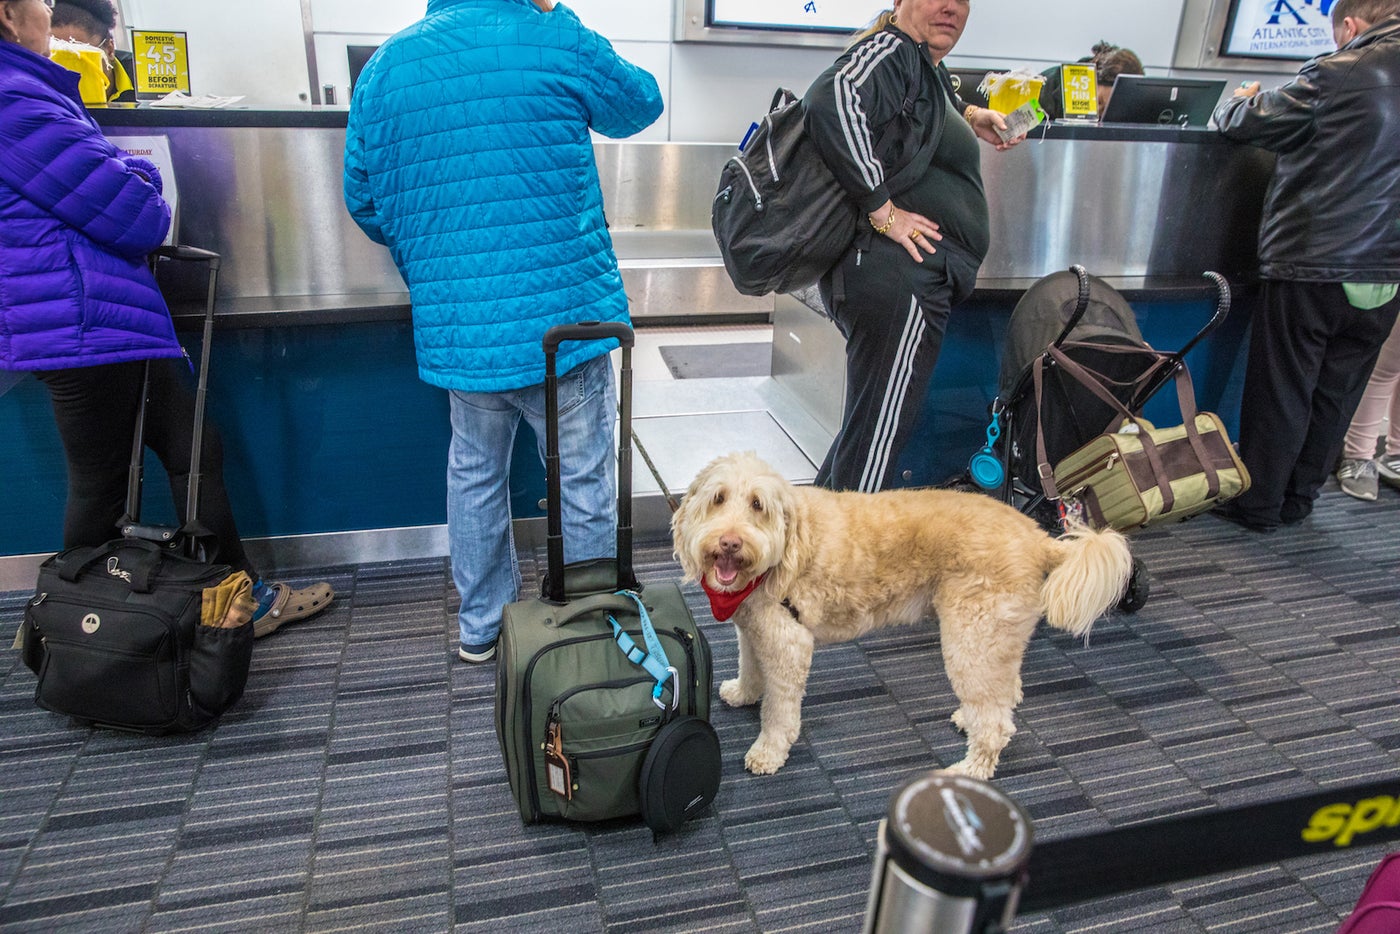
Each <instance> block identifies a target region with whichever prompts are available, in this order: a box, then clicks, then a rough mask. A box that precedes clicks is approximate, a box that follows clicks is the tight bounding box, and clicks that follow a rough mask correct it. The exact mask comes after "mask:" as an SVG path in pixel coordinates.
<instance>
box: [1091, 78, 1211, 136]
mask: <svg viewBox="0 0 1400 934" xmlns="http://www.w3.org/2000/svg"><path fill="white" fill-rule="evenodd" d="M1224 93H1225V82H1224V81H1219V80H1215V79H1211V78H1150V77H1147V76H1146V75H1119V76H1118V78H1117V80H1115V81H1114V82H1113V96H1112V97H1110V98H1109V99H1108V106H1107V107H1105V108H1104V111H1103V121H1102V122H1104V123H1145V124H1149V125H1150V124H1156V125H1158V126H1205V125H1206V124H1207V123H1209V122H1210V115H1211V114H1212V113H1214V112H1215V105H1216V104H1217V103H1218V102H1219V101H1220V96H1221V95H1222V94H1224Z"/></svg>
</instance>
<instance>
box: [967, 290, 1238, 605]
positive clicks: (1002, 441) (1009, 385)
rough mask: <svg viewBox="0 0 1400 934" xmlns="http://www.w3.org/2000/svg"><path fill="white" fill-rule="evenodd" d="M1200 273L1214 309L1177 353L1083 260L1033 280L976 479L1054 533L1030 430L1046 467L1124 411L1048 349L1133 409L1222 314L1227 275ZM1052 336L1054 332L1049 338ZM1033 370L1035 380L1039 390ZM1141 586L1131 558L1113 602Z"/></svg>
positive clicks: (1017, 313)
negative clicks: (1146, 335)
mask: <svg viewBox="0 0 1400 934" xmlns="http://www.w3.org/2000/svg"><path fill="white" fill-rule="evenodd" d="M1203 275H1204V277H1205V278H1206V279H1209V280H1210V281H1211V282H1212V283H1214V285H1215V288H1216V306H1215V312H1214V314H1213V315H1212V316H1211V318H1210V320H1209V321H1207V322H1206V324H1205V326H1204V327H1202V328H1201V329H1200V330H1199V331H1197V332H1196V334H1195V335H1194V336H1193V337H1192V338H1191V339H1190V340H1189V341H1187V342H1186V345H1185V346H1183V347H1182V348H1181V349H1180V350H1177V351H1175V352H1165V351H1160V350H1154V349H1153V348H1152V347H1151V346H1150V345H1148V344H1147V342H1146V341H1144V340H1143V338H1142V334H1141V332H1140V331H1139V330H1138V327H1137V321H1136V316H1135V314H1134V312H1133V309H1132V307H1131V306H1130V305H1129V304H1128V302H1127V300H1126V299H1124V298H1123V296H1122V295H1121V294H1119V293H1118V292H1117V291H1116V290H1115V289H1114V288H1113V287H1112V286H1110V285H1109V284H1108V283H1106V282H1104V281H1103V280H1101V279H1098V278H1095V277H1093V276H1090V275H1089V274H1088V273H1087V272H1085V270H1084V267H1082V266H1078V265H1075V266H1071V267H1070V268H1069V270H1068V271H1062V272H1057V273H1052V274H1051V275H1049V276H1046V277H1044V278H1042V279H1040V280H1039V281H1037V282H1036V283H1035V284H1034V285H1032V286H1031V287H1030V288H1029V289H1028V290H1027V291H1026V293H1025V295H1023V296H1022V298H1021V300H1020V301H1018V302H1017V303H1016V307H1015V309H1014V310H1013V311H1012V313H1011V320H1010V322H1009V323H1008V325H1007V340H1006V348H1005V351H1004V353H1003V357H1002V367H1001V374H1000V379H999V381H998V393H997V397H996V399H995V400H994V401H993V402H992V423H991V425H990V426H989V428H988V430H987V446H986V447H984V448H983V449H982V450H981V451H980V452H978V453H977V454H975V455H973V458H972V462H971V463H970V464H969V473H970V475H971V477H972V479H973V481H974V482H975V483H976V484H977V485H978V486H979V487H981V488H982V489H984V490H987V491H988V492H992V493H998V492H999V493H1000V495H1001V497H1002V499H1003V500H1004V501H1005V502H1006V503H1008V504H1010V505H1012V506H1014V507H1016V508H1017V509H1019V510H1020V511H1021V512H1023V513H1025V514H1026V515H1028V516H1031V517H1032V518H1034V519H1036V520H1037V521H1038V522H1040V523H1041V524H1042V525H1043V526H1045V527H1047V528H1049V529H1051V530H1055V531H1058V530H1059V528H1060V526H1061V520H1062V515H1061V511H1060V506H1059V504H1058V502H1054V501H1051V500H1049V499H1048V498H1047V497H1046V495H1045V491H1044V488H1043V486H1042V477H1041V473H1040V471H1041V469H1042V468H1041V461H1040V458H1039V457H1038V455H1037V450H1036V448H1037V444H1036V442H1037V435H1043V438H1044V444H1045V462H1046V463H1049V464H1052V465H1053V464H1056V463H1058V462H1059V461H1060V460H1061V459H1063V458H1064V457H1066V456H1067V455H1069V454H1071V453H1073V452H1074V451H1075V450H1077V449H1078V448H1080V447H1082V446H1083V445H1085V444H1087V443H1088V442H1089V441H1091V440H1093V439H1094V438H1095V437H1097V436H1099V435H1101V434H1103V433H1104V432H1106V431H1114V430H1117V427H1118V423H1119V421H1120V420H1121V418H1122V416H1121V414H1120V413H1118V412H1117V411H1116V410H1114V409H1113V408H1112V407H1111V406H1109V405H1108V403H1106V402H1104V401H1103V400H1102V399H1100V398H1098V397H1097V396H1096V395H1095V394H1094V393H1093V392H1092V391H1091V390H1090V389H1089V388H1087V387H1086V386H1084V385H1083V384H1082V383H1080V382H1079V381H1078V380H1076V379H1075V378H1074V377H1072V376H1070V375H1068V374H1067V373H1065V372H1064V369H1063V368H1062V367H1060V366H1059V365H1058V364H1056V362H1055V361H1054V359H1053V358H1052V357H1051V356H1050V353H1049V349H1048V348H1049V347H1054V348H1055V349H1056V350H1059V351H1061V352H1063V353H1064V355H1065V356H1067V357H1069V358H1070V360H1072V361H1073V362H1074V363H1077V364H1079V365H1080V366H1082V367H1083V368H1084V369H1086V370H1088V371H1089V372H1090V373H1092V374H1093V375H1094V377H1095V379H1096V382H1098V384H1099V385H1100V386H1101V387H1102V388H1103V389H1105V390H1107V392H1108V393H1109V394H1111V395H1112V396H1113V398H1115V399H1117V400H1118V401H1119V402H1121V403H1122V404H1123V406H1124V407H1125V408H1126V409H1127V410H1128V411H1130V412H1132V413H1133V414H1134V415H1136V416H1140V415H1141V413H1142V408H1143V406H1144V405H1146V404H1147V402H1148V401H1149V400H1150V399H1151V398H1152V396H1153V395H1155V394H1156V393H1157V391H1158V390H1160V389H1161V388H1162V387H1163V386H1165V385H1167V384H1168V383H1170V382H1172V381H1173V377H1174V376H1175V374H1176V373H1177V371H1178V370H1179V369H1180V368H1182V367H1184V366H1185V365H1186V363H1185V357H1186V354H1187V353H1189V352H1190V351H1191V350H1192V348H1194V347H1195V346H1196V345H1197V344H1198V343H1200V341H1201V340H1202V339H1203V338H1204V337H1206V335H1208V334H1209V333H1210V332H1211V331H1213V330H1214V329H1215V328H1216V327H1217V326H1219V324H1220V322H1222V321H1223V320H1224V319H1225V316H1226V315H1227V314H1228V313H1229V310H1230V286H1229V284H1228V283H1227V282H1226V281H1225V277H1224V276H1221V275H1220V274H1219V273H1216V272H1206V273H1204V274H1203ZM1061 322H1063V324H1061ZM1076 329H1078V333H1076ZM1049 334H1055V335H1056V336H1055V337H1054V338H1053V340H1050V341H1049V342H1048V346H1047V341H1046V335H1049ZM1072 336H1073V338H1074V339H1073V340H1071V337H1072ZM1037 368H1039V369H1040V371H1041V383H1042V385H1041V387H1040V392H1039V393H1037V391H1036V387H1035V371H1036V369H1037ZM1147 591H1148V585H1147V578H1146V574H1145V571H1144V569H1143V567H1142V565H1141V563H1140V562H1139V561H1138V560H1137V559H1136V558H1135V559H1133V575H1132V579H1131V580H1130V582H1129V584H1128V589H1127V592H1126V593H1125V594H1124V596H1123V599H1122V600H1121V601H1120V603H1119V608H1120V609H1122V610H1125V611H1126V612H1134V611H1136V610H1138V609H1140V608H1141V607H1142V606H1143V605H1144V604H1146V602H1147Z"/></svg>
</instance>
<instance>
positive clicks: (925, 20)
mask: <svg viewBox="0 0 1400 934" xmlns="http://www.w3.org/2000/svg"><path fill="white" fill-rule="evenodd" d="M967 14H968V0H896V2H895V4H894V8H893V9H892V10H889V11H886V12H885V13H882V14H881V15H880V16H879V17H877V18H876V20H875V22H874V23H872V24H871V26H870V27H869V28H868V29H867V30H865V31H864V32H862V33H860V34H858V35H857V36H856V39H855V41H854V42H853V44H852V45H851V46H850V47H849V48H848V49H847V50H846V51H845V52H844V53H843V54H842V55H841V57H840V58H838V59H837V60H836V61H835V63H833V64H832V66H831V67H830V68H828V69H827V70H826V71H825V72H823V73H822V74H821V75H820V76H819V77H818V78H817V80H816V81H815V82H813V84H812V86H811V88H809V89H808V91H807V93H806V95H805V96H804V97H803V103H804V106H805V108H806V126H807V132H808V133H809V134H810V136H811V137H812V140H813V142H814V144H815V145H816V147H817V150H818V152H820V153H821V156H822V159H823V161H825V162H826V163H827V165H829V166H830V168H831V170H832V172H833V173H835V175H836V178H837V179H838V180H839V181H840V183H841V185H842V187H844V188H845V189H846V190H847V192H849V193H850V195H851V197H852V198H853V199H854V200H855V202H856V204H857V205H859V207H860V209H861V210H862V211H864V212H866V214H867V216H868V217H869V220H870V229H868V230H865V229H863V230H862V231H861V233H860V234H858V235H857V237H856V242H855V244H854V245H853V246H852V247H851V249H850V250H849V251H848V252H847V253H846V255H845V257H844V258H843V259H842V260H841V261H840V262H839V263H837V265H836V266H835V267H834V268H833V269H832V271H831V272H830V273H829V274H828V275H827V276H826V277H824V278H823V280H822V282H821V292H822V298H823V300H824V301H825V302H826V305H827V307H828V308H829V309H830V310H831V313H832V316H833V318H834V319H835V321H836V324H837V327H839V328H840V329H841V332H842V333H843V334H844V335H845V337H846V403H845V410H844V412H843V415H842V420H841V429H840V431H838V432H837V434H836V438H835V440H834V441H833V442H832V444H831V449H830V450H829V451H828V452H827V455H826V460H825V461H824V463H823V464H822V466H821V469H820V470H819V471H818V472H817V477H816V483H817V484H818V485H819V486H825V487H829V488H831V489H836V490H862V491H865V492H874V491H876V490H879V489H882V488H884V487H886V486H892V485H897V483H896V482H895V481H896V478H895V475H894V472H895V468H896V465H897V463H898V461H899V455H900V452H901V450H902V449H903V447H904V445H905V443H906V442H907V441H908V439H909V435H910V433H911V431H912V430H913V428H914V425H915V424H916V423H917V422H918V419H919V414H920V411H921V409H922V408H923V403H924V396H925V394H926V393H927V390H928V384H929V381H930V379H931V378H932V376H933V366H934V363H935V362H937V360H938V351H939V348H940V347H941V346H942V343H943V333H944V330H945V327H946V324H947V321H948V314H949V312H950V311H951V310H952V308H953V307H954V306H955V305H957V304H958V303H960V302H962V301H964V300H965V299H967V298H968V296H970V295H971V294H972V288H973V285H974V283H975V282H976V279H977V269H978V267H979V266H980V265H981V263H982V258H983V256H985V255H986V252H987V242H988V219H987V199H986V196H985V194H984V192H983V189H982V173H981V167H980V155H979V153H978V148H977V139H978V137H980V138H982V139H984V140H986V141H987V142H989V143H992V144H993V145H995V146H996V147H997V148H998V149H1007V148H1009V147H1010V146H1012V145H1015V144H1016V143H1018V142H1020V140H1021V139H1022V137H1018V138H1016V139H1014V140H1012V141H1011V142H1009V143H1005V142H1003V141H1002V140H1001V137H1000V136H999V135H998V134H997V130H998V129H1001V130H1005V129H1006V122H1005V120H1004V119H1003V117H1002V115H1001V114H999V113H996V112H995V111H992V110H987V109H984V108H979V107H976V106H972V105H965V104H964V103H963V102H962V101H961V100H960V99H959V98H958V97H957V94H956V92H955V91H954V90H953V86H952V83H951V81H950V79H949V76H948V73H947V70H946V69H945V68H943V66H942V65H941V64H939V63H940V62H941V61H942V59H943V57H944V56H945V55H947V54H948V53H949V52H950V51H951V50H952V48H953V46H954V45H955V44H956V43H957V41H958V38H959V37H960V36H961V35H962V32H963V28H964V26H966V24H967ZM923 166H926V168H924V167H923ZM911 175H912V176H913V178H912V179H911V178H910V176H911Z"/></svg>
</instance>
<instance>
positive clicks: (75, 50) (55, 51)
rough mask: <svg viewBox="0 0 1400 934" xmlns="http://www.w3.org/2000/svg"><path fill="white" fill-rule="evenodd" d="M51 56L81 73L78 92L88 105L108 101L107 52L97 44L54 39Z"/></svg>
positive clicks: (50, 51)
mask: <svg viewBox="0 0 1400 934" xmlns="http://www.w3.org/2000/svg"><path fill="white" fill-rule="evenodd" d="M49 58H51V59H53V60H54V62H56V63H57V64H59V65H62V66H63V67H64V68H67V69H68V70H69V71H76V72H77V73H78V75H79V79H78V93H79V94H81V95H82V98H83V103H84V104H85V105H86V106H88V107H93V106H97V107H102V106H105V105H106V103H107V87H108V84H109V82H108V81H107V62H106V53H105V52H103V51H102V50H101V49H99V48H97V46H93V45H88V44H86V43H83V42H72V41H70V40H67V39H54V40H53V41H52V42H51V43H50V44H49Z"/></svg>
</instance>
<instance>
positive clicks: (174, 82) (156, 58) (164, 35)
mask: <svg viewBox="0 0 1400 934" xmlns="http://www.w3.org/2000/svg"><path fill="white" fill-rule="evenodd" d="M131 50H132V56H133V59H134V63H135V66H136V67H135V74H133V75H132V76H131V80H132V81H133V82H134V83H135V85H136V93H137V94H138V95H150V96H160V97H163V96H165V95H166V94H169V93H170V92H172V91H183V92H185V93H186V94H188V93H190V57H189V46H188V43H187V42H186V39H185V33H183V32H156V31H153V30H148V29H133V30H132V31H131Z"/></svg>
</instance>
